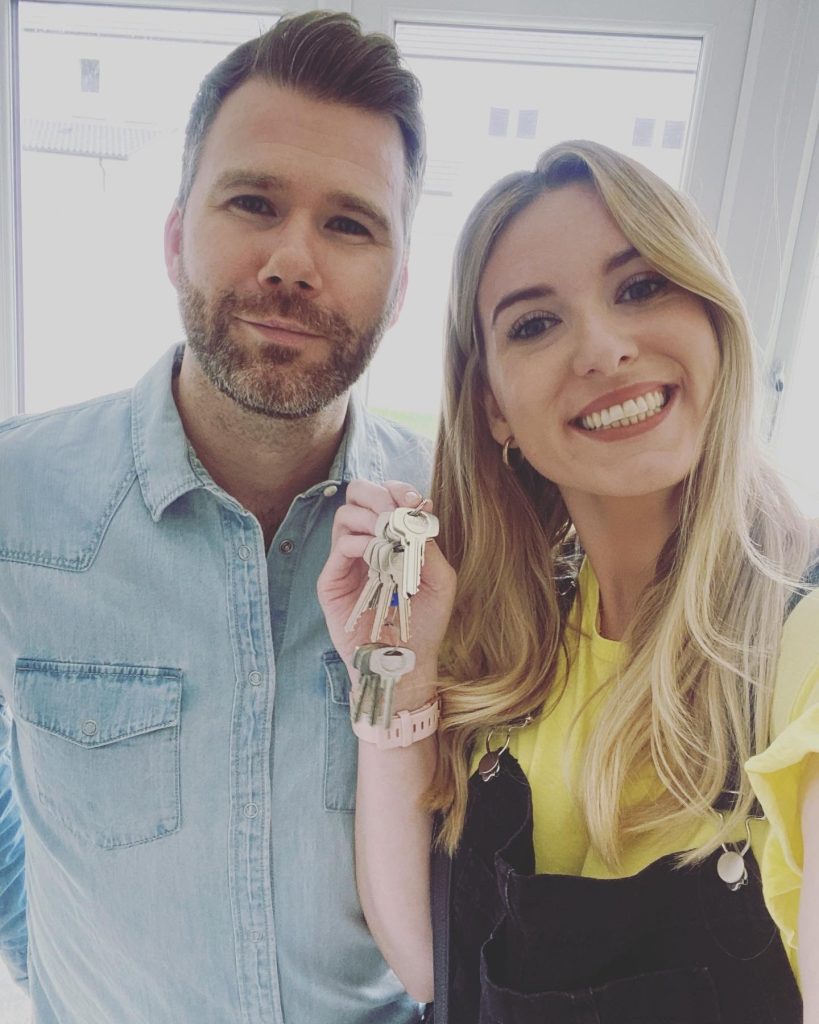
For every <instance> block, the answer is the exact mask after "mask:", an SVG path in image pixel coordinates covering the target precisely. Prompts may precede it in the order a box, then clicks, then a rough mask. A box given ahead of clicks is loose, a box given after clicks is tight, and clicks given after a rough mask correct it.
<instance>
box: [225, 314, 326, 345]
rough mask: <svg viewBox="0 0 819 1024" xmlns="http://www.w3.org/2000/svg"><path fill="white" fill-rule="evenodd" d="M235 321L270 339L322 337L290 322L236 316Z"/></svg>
mask: <svg viewBox="0 0 819 1024" xmlns="http://www.w3.org/2000/svg"><path fill="white" fill-rule="evenodd" d="M236 319H237V320H240V321H241V322H242V323H244V324H248V325H249V326H250V327H255V328H257V329H258V330H260V331H263V332H264V333H265V334H267V335H269V336H270V337H271V338H282V339H283V340H287V339H288V338H291V339H293V340H298V339H310V338H321V337H323V335H321V334H316V333H315V332H314V331H311V330H308V329H307V328H306V327H303V326H302V325H301V324H299V323H294V322H293V321H290V320H276V319H272V320H255V319H253V318H252V317H248V316H238V317H236Z"/></svg>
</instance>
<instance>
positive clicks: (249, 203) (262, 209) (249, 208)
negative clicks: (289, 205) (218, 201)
mask: <svg viewBox="0 0 819 1024" xmlns="http://www.w3.org/2000/svg"><path fill="white" fill-rule="evenodd" d="M230 205H231V206H235V207H236V208H237V209H239V210H242V211H243V212H244V213H254V214H269V213H272V212H273V207H272V206H271V205H270V203H269V202H268V201H267V200H266V199H264V198H262V196H234V197H233V199H231V201H230Z"/></svg>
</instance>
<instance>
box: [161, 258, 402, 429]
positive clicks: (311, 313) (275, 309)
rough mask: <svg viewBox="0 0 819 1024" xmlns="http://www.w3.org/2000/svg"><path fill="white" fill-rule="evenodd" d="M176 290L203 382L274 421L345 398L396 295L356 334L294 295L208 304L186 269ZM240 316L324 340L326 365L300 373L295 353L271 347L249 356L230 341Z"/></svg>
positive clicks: (228, 296)
mask: <svg viewBox="0 0 819 1024" xmlns="http://www.w3.org/2000/svg"><path fill="white" fill-rule="evenodd" d="M177 287H178V291H179V311H180V313H181V315H182V322H183V324H184V325H185V332H186V334H187V339H188V344H189V345H190V347H191V349H192V351H193V352H194V354H195V356H196V358H197V361H198V362H199V365H200V366H201V367H202V370H203V372H204V374H205V376H206V377H207V378H208V380H209V381H210V382H211V383H212V384H213V385H214V386H215V387H216V388H218V389H219V391H221V392H222V393H223V394H225V395H227V396H228V397H229V398H232V399H233V400H234V401H235V402H236V403H237V404H238V405H240V406H242V408H244V409H248V410H250V411H251V412H257V413H261V414H262V415H264V416H271V417H276V418H279V419H300V418H302V417H304V416H310V415H312V414H313V413H316V412H318V411H319V410H320V409H323V408H325V406H327V405H329V403H330V402H332V401H333V399H335V398H338V397H339V395H342V394H343V393H344V392H345V391H347V390H348V389H349V388H350V387H351V386H352V385H353V384H354V383H355V382H356V381H357V380H358V378H359V377H360V376H361V374H362V373H363V372H364V370H365V369H366V368H367V365H368V363H369V362H370V359H372V356H373V353H374V352H375V350H376V348H377V346H378V343H379V341H380V340H381V337H382V335H383V333H384V331H385V330H386V328H387V326H388V324H389V322H390V319H391V316H392V311H393V308H394V306H395V295H394V294H393V296H391V298H390V301H389V302H388V304H387V307H386V308H385V309H384V311H383V312H382V314H381V316H379V317H378V319H377V320H376V321H375V322H374V323H370V324H367V325H364V326H363V327H360V328H358V329H356V328H354V327H353V326H352V325H351V324H350V323H349V321H348V320H346V319H345V318H344V317H343V316H341V314H340V313H334V312H332V311H330V310H327V309H321V308H319V307H317V306H316V305H315V303H314V302H312V301H311V300H309V299H305V298H303V296H301V295H299V294H298V293H294V292H280V293H279V292H273V291H271V292H270V294H268V295H258V296H254V297H248V298H241V297H240V296H239V295H237V294H236V292H234V291H225V292H222V293H220V294H218V295H216V296H215V297H214V298H213V300H211V301H209V300H208V299H207V297H206V296H205V294H204V292H202V291H200V290H199V289H198V288H196V287H195V285H194V284H193V283H192V282H191V280H190V278H189V277H188V276H187V274H186V272H185V268H184V265H182V266H181V267H180V272H179V280H178V285H177ZM237 316H240V317H242V318H243V319H247V320H255V321H258V322H263V321H265V320H270V319H275V318H281V319H284V320H288V321H290V322H291V323H294V324H296V325H298V326H299V327H301V328H303V329H304V330H305V331H306V332H308V333H309V334H317V335H320V336H322V337H323V338H325V339H326V340H327V343H328V344H329V345H330V352H329V355H328V356H327V358H326V359H325V360H324V361H323V362H320V363H310V364H308V365H305V366H299V365H298V361H299V359H300V358H303V352H302V351H301V350H300V349H295V348H287V347H285V346H280V345H277V344H275V343H269V344H267V345H264V346H259V347H258V348H253V349H251V348H250V347H247V348H246V347H244V346H243V345H242V344H241V343H239V342H238V341H237V340H235V339H234V338H232V337H231V331H233V330H236V329H237V321H236V319H235V318H236V317H237ZM318 344H321V342H318Z"/></svg>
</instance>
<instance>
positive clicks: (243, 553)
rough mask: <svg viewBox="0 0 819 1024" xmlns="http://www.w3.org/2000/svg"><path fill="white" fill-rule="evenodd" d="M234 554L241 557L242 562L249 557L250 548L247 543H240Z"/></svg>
mask: <svg viewBox="0 0 819 1024" xmlns="http://www.w3.org/2000/svg"><path fill="white" fill-rule="evenodd" d="M236 554H237V555H238V556H239V558H241V560H242V561H243V562H246V561H247V560H248V558H250V548H249V547H248V546H247V544H240V545H239V547H238V550H237V552H236Z"/></svg>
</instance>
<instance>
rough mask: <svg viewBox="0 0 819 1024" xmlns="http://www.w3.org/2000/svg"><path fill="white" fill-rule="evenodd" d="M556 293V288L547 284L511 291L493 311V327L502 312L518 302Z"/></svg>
mask: <svg viewBox="0 0 819 1024" xmlns="http://www.w3.org/2000/svg"><path fill="white" fill-rule="evenodd" d="M554 293H555V290H554V288H550V287H549V286H548V285H545V284H539V285H532V286H531V287H530V288H518V289H517V291H514V292H509V294H508V295H504V297H503V298H502V299H501V300H500V302H499V303H498V304H497V306H495V309H494V310H493V312H492V327H494V326H495V321H496V320H497V319H498V317H499V316H500V314H501V313H502V312H503V311H504V310H505V309H508V308H509V307H510V306H514V304H515V303H516V302H527V301H528V300H529V299H545V298H548V297H549V296H550V295H554Z"/></svg>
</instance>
